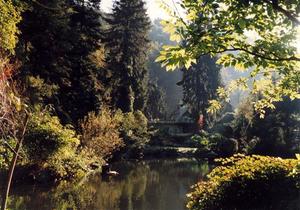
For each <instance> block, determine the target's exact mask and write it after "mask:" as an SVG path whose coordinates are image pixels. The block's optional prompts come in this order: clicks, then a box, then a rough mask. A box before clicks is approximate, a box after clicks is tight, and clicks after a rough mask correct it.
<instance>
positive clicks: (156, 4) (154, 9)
mask: <svg viewBox="0 0 300 210" xmlns="http://www.w3.org/2000/svg"><path fill="white" fill-rule="evenodd" d="M145 1H146V3H147V9H148V14H149V16H150V18H151V19H152V20H155V19H158V18H160V19H168V17H169V15H168V14H167V12H166V11H164V9H162V8H160V2H164V3H165V4H166V5H168V6H169V8H170V9H172V10H173V11H179V12H180V13H183V12H182V10H181V8H180V6H179V4H178V3H179V2H180V1H181V0H145ZM113 2H114V0H102V3H101V5H102V8H103V10H104V11H106V12H109V11H110V10H111V8H112V5H113ZM248 35H250V36H249V37H252V38H253V37H256V35H255V34H251V33H250V34H248ZM296 46H297V48H298V52H299V53H300V27H299V28H298V37H297V40H296Z"/></svg>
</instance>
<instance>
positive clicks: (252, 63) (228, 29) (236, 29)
mask: <svg viewBox="0 0 300 210" xmlns="http://www.w3.org/2000/svg"><path fill="white" fill-rule="evenodd" d="M180 5H181V7H182V8H183V10H184V11H185V12H186V20H184V19H183V18H181V17H176V16H175V17H174V16H173V18H172V19H171V20H170V21H167V22H165V25H166V30H167V31H168V32H169V33H170V34H171V36H176V37H177V38H180V39H181V40H184V44H180V45H178V46H165V47H164V50H163V51H162V52H161V56H160V57H158V59H157V61H160V62H162V64H163V65H164V66H167V70H173V69H175V68H177V67H179V66H186V68H188V67H190V66H191V65H192V63H193V62H195V60H196V59H197V58H198V57H199V56H202V55H210V56H213V57H214V56H217V55H220V59H219V60H218V63H219V64H222V65H223V66H225V67H229V66H232V67H235V68H236V69H237V70H239V71H245V70H246V69H249V68H250V69H251V75H250V77H248V78H241V79H238V80H236V81H235V82H234V83H233V84H232V85H231V86H230V87H229V88H227V89H226V90H224V89H223V90H221V89H220V91H219V97H220V100H226V98H227V96H228V93H230V92H232V91H233V90H235V89H237V88H249V87H248V85H247V81H248V80H250V81H251V82H252V84H253V88H250V89H251V91H252V93H254V94H257V93H260V94H261V95H262V96H263V97H262V98H261V99H260V100H258V101H257V102H256V103H255V109H256V110H258V111H259V112H260V116H261V117H263V116H264V113H265V112H264V110H265V109H266V108H274V105H273V102H278V101H281V100H282V96H289V97H290V98H291V99H295V98H300V95H299V84H300V80H299V70H300V69H299V66H300V65H299V62H300V57H299V52H297V48H296V46H294V42H295V40H296V35H297V33H298V31H299V20H298V19H297V15H298V14H299V10H300V7H299V5H300V2H299V0H293V1H289V2H284V1H275V0H274V1H267V0H266V1H252V0H250V1H233V0H226V1H223V0H218V1H202V0H200V1H191V0H184V1H182V3H181V4H180ZM257 75H260V76H261V78H260V79H257V78H256V76H257ZM212 102H213V104H212V105H214V106H215V107H218V106H219V103H216V102H217V101H212ZM211 111H214V109H211Z"/></svg>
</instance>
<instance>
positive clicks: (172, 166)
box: [9, 159, 211, 210]
mask: <svg viewBox="0 0 300 210" xmlns="http://www.w3.org/2000/svg"><path fill="white" fill-rule="evenodd" d="M112 169H113V170H116V171H118V172H119V173H120V175H119V176H117V177H101V175H99V174H94V175H92V176H90V177H89V178H88V180H86V181H85V182H82V183H77V184H76V185H73V186H70V185H69V184H61V185H60V186H58V187H56V188H55V189H51V188H50V189H49V188H47V187H41V186H39V187H38V186H34V187H33V186H27V187H26V186H23V187H20V186H19V187H18V188H14V189H13V190H12V195H11V199H10V202H9V207H10V209H11V210H36V209H43V210H54V209H55V210H185V209H186V208H185V205H186V193H187V192H189V191H190V186H191V185H193V184H195V183H196V182H197V181H199V180H201V179H203V177H204V176H205V175H206V174H207V173H208V172H209V171H210V170H211V167H210V166H209V165H208V164H207V163H206V162H202V163H200V162H198V161H196V160H194V159H176V160H148V161H142V162H129V161H126V162H119V163H116V164H114V165H113V166H112Z"/></svg>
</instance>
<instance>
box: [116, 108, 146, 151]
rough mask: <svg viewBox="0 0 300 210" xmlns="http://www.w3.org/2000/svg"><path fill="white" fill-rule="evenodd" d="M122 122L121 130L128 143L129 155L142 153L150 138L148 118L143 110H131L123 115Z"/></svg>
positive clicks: (126, 143)
mask: <svg viewBox="0 0 300 210" xmlns="http://www.w3.org/2000/svg"><path fill="white" fill-rule="evenodd" d="M121 122H122V123H121V126H120V132H121V136H122V138H123V140H124V143H125V145H126V148H125V150H127V153H128V154H129V156H130V155H134V156H135V155H140V154H139V153H142V149H143V147H144V146H145V144H146V143H147V142H148V141H149V139H150V132H149V130H148V120H147V118H146V117H145V115H144V114H143V113H142V112H141V111H136V112H129V113H125V114H124V115H123V119H122V121H121ZM136 153H138V154H136Z"/></svg>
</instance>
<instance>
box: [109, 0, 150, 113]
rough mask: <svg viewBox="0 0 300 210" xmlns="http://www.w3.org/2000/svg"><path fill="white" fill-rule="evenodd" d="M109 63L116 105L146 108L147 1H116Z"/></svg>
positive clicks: (125, 109)
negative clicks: (114, 83) (114, 86)
mask: <svg viewBox="0 0 300 210" xmlns="http://www.w3.org/2000/svg"><path fill="white" fill-rule="evenodd" d="M107 22H108V23H109V24H110V28H109V30H108V31H107V34H106V37H107V43H106V47H107V49H108V50H109V53H108V59H107V63H108V64H107V65H108V69H110V70H112V74H113V76H112V78H113V80H114V81H115V82H116V85H117V87H116V88H115V91H114V93H113V100H114V104H115V105H116V106H117V107H118V108H120V109H121V110H122V111H124V112H131V111H133V110H141V111H142V110H143V109H144V107H145V105H146V101H147V84H148V70H147V67H146V61H147V56H148V54H147V52H148V48H149V40H148V31H149V29H150V20H149V17H148V15H147V12H146V8H145V2H144V1H143V0H119V1H115V3H114V6H113V12H112V14H111V17H110V18H107Z"/></svg>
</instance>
